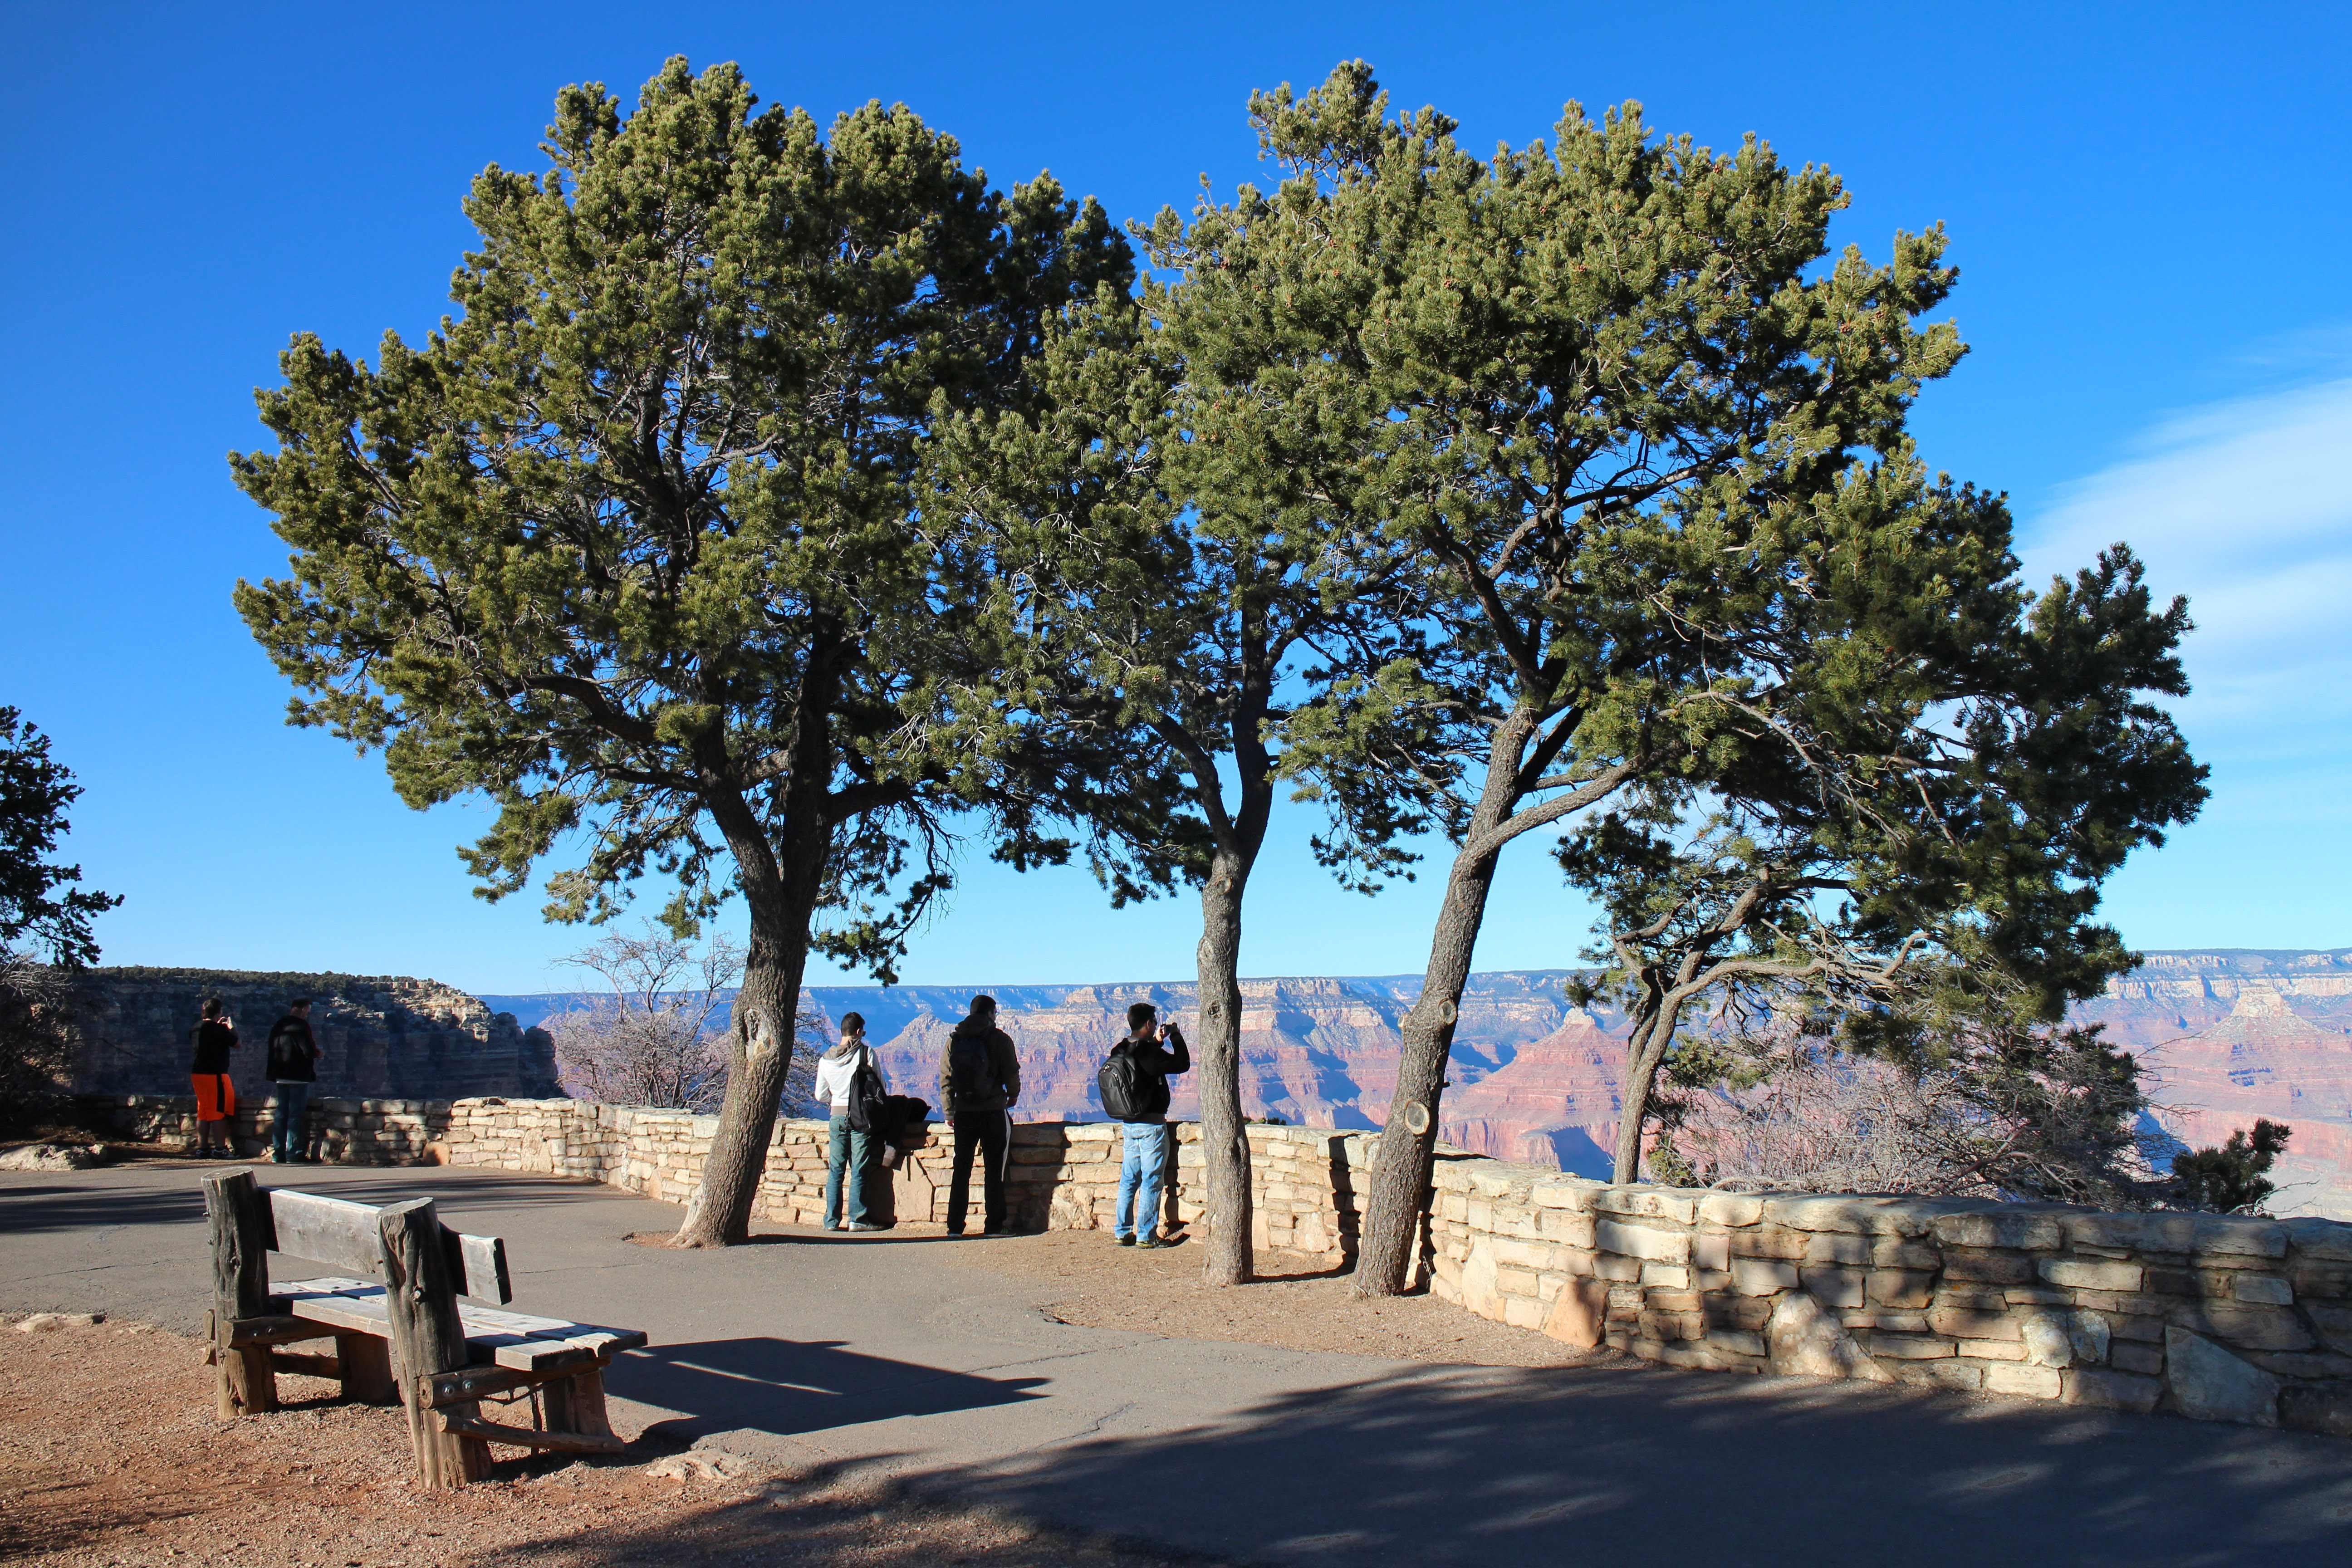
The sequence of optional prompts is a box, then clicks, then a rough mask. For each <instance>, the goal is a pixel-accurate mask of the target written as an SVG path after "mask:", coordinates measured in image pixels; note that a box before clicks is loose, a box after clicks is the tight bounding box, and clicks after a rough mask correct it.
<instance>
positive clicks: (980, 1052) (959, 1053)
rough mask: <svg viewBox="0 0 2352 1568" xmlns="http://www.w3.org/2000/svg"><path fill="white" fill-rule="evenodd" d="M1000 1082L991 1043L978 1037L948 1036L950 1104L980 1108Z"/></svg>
mask: <svg viewBox="0 0 2352 1568" xmlns="http://www.w3.org/2000/svg"><path fill="white" fill-rule="evenodd" d="M995 1082H996V1064H995V1063H994V1062H992V1061H991V1060H990V1059H989V1056H988V1042H987V1041H986V1040H984V1039H982V1037H980V1036H978V1035H950V1036H949V1037H948V1103H949V1104H950V1105H976V1104H978V1103H979V1102H980V1101H981V1100H983V1099H985V1098H986V1097H987V1095H988V1091H989V1090H990V1089H992V1087H993V1086H994V1085H995Z"/></svg>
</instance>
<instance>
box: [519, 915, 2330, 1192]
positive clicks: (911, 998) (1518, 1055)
mask: <svg viewBox="0 0 2352 1568" xmlns="http://www.w3.org/2000/svg"><path fill="white" fill-rule="evenodd" d="M1568 974H1569V972H1568V971H1566V970H1541V971H1521V972H1511V973H1489V974H1478V975H1474V976H1472V977H1471V981H1470V985H1469V989H1468V990H1467V992H1466V993H1465V994H1464V996H1463V999H1462V1017H1461V1022H1460V1023H1459V1025H1457V1026H1456V1028H1455V1031H1454V1060H1453V1064H1452V1068H1451V1071H1450V1073H1449V1077H1450V1078H1451V1079H1452V1087H1451V1088H1449V1089H1447V1091H1446V1095H1445V1100H1444V1111H1443V1121H1442V1123H1441V1136H1443V1137H1444V1139H1445V1141H1446V1142H1449V1143H1453V1144H1455V1145H1458V1146H1460V1147H1462V1148H1465V1149H1469V1150H1474V1151H1475V1152H1479V1153H1482V1154H1486V1155H1490V1156H1493V1157H1494V1158H1496V1159H1503V1160H1512V1161H1517V1162H1520V1163H1528V1164H1534V1165H1541V1166H1551V1167H1555V1168H1557V1169H1559V1170H1564V1171H1568V1172H1570V1173H1575V1174H1578V1175H1586V1176H1603V1175H1606V1174H1607V1173H1608V1170H1609V1151H1610V1149H1611V1148H1612V1145H1613V1143H1614V1141H1615V1135H1616V1125H1617V1110H1618V1104H1619V1094H1620V1086H1621V1082H1622V1077H1623V1073H1624V1065H1625V1050H1624V1034H1625V1030H1624V1024H1623V1020H1622V1018H1620V1017H1619V1016H1617V1015H1615V1014H1614V1013H1613V1012H1611V1011H1610V1010H1608V1009H1606V1008H1600V1007H1595V1008H1591V1009H1575V1008H1571V1007H1570V1005H1568V1002H1567V1000H1566V998H1565V997H1564V996H1563V995H1562V994H1561V992H1560V982H1561V981H1562V980H1563V979H1565V978H1567V977H1568ZM1420 984H1421V983H1420V977H1419V976H1417V975H1416V976H1395V975H1391V976H1376V977H1369V978H1356V979H1338V980H1333V979H1298V980H1247V981H1244V982H1243V983H1242V1005H1243V1015H1242V1058H1243V1060H1242V1091H1243V1103H1244V1110H1246V1111H1247V1113H1248V1114H1250V1115H1252V1116H1279V1117H1281V1118H1282V1119H1283V1120H1284V1121H1290V1122H1303V1123H1307V1124H1310V1125H1314V1126H1318V1127H1330V1128H1337V1129H1342V1130H1350V1129H1353V1130H1360V1129H1368V1128H1373V1127H1377V1126H1379V1125H1380V1123H1381V1120H1382V1119H1383V1118H1384V1117H1385V1115H1386V1114H1387V1109H1388V1098H1389V1094H1390V1091H1391V1089H1392V1088H1393V1087H1394V1085H1395V1082H1396V1069H1397V1059H1398V1054H1399V1052H1400V1051H1401V1049H1402V1045H1403V1037H1402V1034H1401V1033H1400V1031H1399V1025H1400V1022H1401V1021H1402V1018H1403V1016H1404V1012H1405V1010H1406V1009H1407V1008H1409V1007H1411V1006H1412V1003H1413V1000H1414V998H1415V997H1416V996H1417V995H1418V994H1419V991H1420ZM815 994H816V998H817V1001H818V1004H819V1005H821V1006H823V1007H824V1009H825V1011H826V1013H827V1014H828V1015H829V1016H832V1017H835V1018H838V1017H839V1016H841V1014H842V1013H843V1012H844V1011H845V1010H848V1009H852V1008H854V1009H856V1010H857V1011H859V1012H861V1013H863V1014H865V1016H866V1026H867V1033H868V1035H869V1036H870V1037H872V1038H873V1039H875V1040H877V1041H880V1042H884V1043H883V1045H882V1046H881V1047H880V1054H881V1057H882V1060H883V1063H884V1066H885V1067H886V1068H887V1069H888V1071H889V1072H890V1074H891V1078H892V1081H893V1082H894V1083H895V1084H897V1085H898V1086H900V1087H901V1088H903V1089H907V1091H908V1092H910V1093H915V1094H919V1095H921V1096H923V1097H924V1098H925V1099H934V1098H936V1094H937V1091H936V1089H935V1088H934V1087H933V1085H934V1084H935V1083H936V1080H937V1077H938V1072H939V1058H940V1048H941V1047H942V1046H943V1045H944V1044H945V1042H946V1039H947V1032H948V1030H949V1029H950V1027H952V1026H954V1023H955V1021H956V1020H957V1019H958V1018H961V1016H963V1014H964V1007H965V1005H966V1003H967V1002H968V1000H969V999H970V996H971V992H970V991H968V990H961V989H950V988H948V987H945V986H920V985H918V986H894V987H890V988H887V989H884V988H881V987H877V986H854V987H853V986H824V987H819V988H818V989H817V991H816V993H815ZM993 994H994V995H995V996H996V998H997V1000H998V1003H999V1005H1000V1009H1001V1011H1000V1014H999V1017H1000V1020H1001V1021H1002V1022H1003V1025H1004V1026H1005V1028H1006V1029H1007V1030H1008V1031H1009V1032H1010V1033H1011V1034H1012V1035H1013V1038H1014V1040H1015V1041H1016V1042H1017V1043H1018V1045H1019V1047H1020V1050H1021V1060H1022V1077H1023V1093H1022V1098H1021V1109H1020V1111H1019V1115H1020V1116H1021V1117H1022V1118H1023V1119H1024V1120H1026V1121H1061V1120H1073V1121H1085V1120H1088V1119H1091V1118H1093V1117H1096V1116H1098V1115H1100V1113H1101V1110H1100V1102H1099V1100H1098V1098H1097V1095H1096V1092H1095V1069H1096V1068H1097V1067H1098V1066H1099V1065H1100V1064H1101V1061H1102V1058H1103V1056H1104V1054H1105V1053H1106V1052H1107V1051H1108V1049H1109V1048H1110V1046H1111V1043H1112V1041H1114V1040H1116V1039H1117V1038H1118V1036H1119V1035H1120V1034H1121V1033H1122V1032H1123V1031H1124V1029H1125V1027H1126V1024H1125V1014H1126V1010H1127V1005H1128V1004H1129V1003H1130V1002H1135V1001H1148V1002H1151V1003H1153V1004H1155V1005H1158V1006H1159V1007H1160V1008H1161V1009H1162V1010H1163V1011H1164V1012H1165V1013H1167V1014H1168V1015H1169V1016H1173V1017H1175V1018H1177V1019H1179V1020H1180V1021H1181V1022H1182V1023H1183V1024H1184V1025H1185V1026H1186V1027H1187V1028H1188V1030H1189V1029H1191V1028H1192V1023H1193V1013H1194V1010H1195V998H1194V988H1193V987H1192V985H1191V984H1116V985H1025V986H1009V987H1002V988H998V989H996V990H995V991H994V992H993ZM492 1001H493V1002H494V1003H496V1004H498V1005H511V1006H513V1007H514V1008H515V1009H516V1011H517V1012H519V1013H520V1014H521V1015H522V1016H524V1018H525V1019H526V1021H535V1020H536V1019H537V1018H538V1017H540V1016H544V1015H545V1013H546V1012H547V1011H548V1010H550V1008H551V1006H552V1005H558V1004H560V1002H561V1001H562V998H557V997H498V998H492ZM2076 1016H2078V1017H2079V1018H2081V1019H2082V1020H2084V1022H2091V1023H2098V1024H2103V1025H2105V1026H2106V1031H2107V1037H2108V1038H2109V1039H2110V1040H2113V1041H2115V1042H2116V1043H2117V1044H2119V1045H2123V1046H2126V1047H2129V1048H2130V1049H2132V1050H2133V1051H2135V1052H2136V1053H2137V1054H2138V1056H2139V1057H2140V1058H2141V1060H2142V1061H2143V1062H2144V1063H2145V1064H2147V1068H2148V1072H2149V1077H2150V1080H2151V1084H2152V1088H2153V1091H2154V1096H2155V1098H2156V1100H2158V1103H2159V1105H2160V1106H2161V1108H2162V1109H2161V1110H2160V1111H2159V1113H2158V1120H2159V1121H2161V1122H2162V1123H2163V1125H2164V1127H2165V1128H2166V1130H2168V1131H2170V1132H2172V1133H2173V1135H2174V1136H2176V1137H2178V1138H2179V1139H2181V1140H2183V1141H2184V1142H2190V1143H2193V1144H2196V1145H2199V1146H2200V1147H2201V1146H2203V1145H2205V1144H2208V1143H2216V1142H2221V1140H2222V1139H2224V1138H2226V1137H2228V1136H2229V1133H2230V1131H2231V1129H2233V1128H2238V1127H2246V1126H2250V1125H2252V1121H2253V1120H2254V1118H2255V1117H2257V1116H2267V1117H2270V1118H2272V1119H2273V1120H2274V1121H2285V1122H2287V1123H2289V1124H2290V1125H2292V1126H2293V1127H2294V1140H2293V1142H2291V1143H2290V1145H2289V1146H2288V1152H2287V1155H2286V1158H2285V1159H2284V1161H2283V1162H2282V1163H2281V1165H2280V1168H2279V1172H2278V1176H2279V1180H2280V1183H2281V1186H2282V1188H2283V1191H2282V1192H2281V1194H2280V1196H2279V1197H2278V1199H2277V1200H2275V1201H2274V1203H2273V1209H2274V1211H2275V1212H2278V1213H2281V1214H2333V1215H2344V1216H2347V1217H2352V950H2347V951H2336V952H2251V951H2249V952H2153V953H2150V954H2148V955H2147V963H2145V964H2143V965H2142V966H2141V967H2140V968H2139V969H2137V970H2136V971H2134V972H2133V973H2131V974H2129V975H2126V976H2125V977H2124V978H2122V979H2120V980H2118V981H2116V982H2115V983H2114V984H2112V985H2111V986H2109V987H2108V990H2107V993H2106V994H2105V995H2104V996H2101V997H2098V998H2096V999H2095V1000H2094V1001H2092V1002H2090V1003H2088V1004H2086V1005H2084V1006H2083V1007H2081V1008H2079V1009H2078V1010H2077V1015H2076ZM1173 1100H1174V1104H1173V1113H1174V1114H1176V1115H1178V1116H1181V1117H1190V1116H1193V1115H1196V1114H1197V1113H1198V1107H1199V1104H1200V1097H1199V1094H1198V1091H1197V1090H1196V1089H1195V1088H1194V1087H1193V1085H1192V1083H1191V1082H1190V1081H1189V1080H1186V1079H1180V1080H1178V1082H1177V1085H1176V1092H1175V1095H1174V1097H1173Z"/></svg>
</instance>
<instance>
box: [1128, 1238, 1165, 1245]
mask: <svg viewBox="0 0 2352 1568" xmlns="http://www.w3.org/2000/svg"><path fill="white" fill-rule="evenodd" d="M1135 1245H1136V1246H1138V1247H1165V1246H1167V1245H1168V1244H1167V1243H1166V1242H1164V1241H1162V1240H1160V1238H1159V1237H1156V1236H1139V1237H1136V1238H1135Z"/></svg>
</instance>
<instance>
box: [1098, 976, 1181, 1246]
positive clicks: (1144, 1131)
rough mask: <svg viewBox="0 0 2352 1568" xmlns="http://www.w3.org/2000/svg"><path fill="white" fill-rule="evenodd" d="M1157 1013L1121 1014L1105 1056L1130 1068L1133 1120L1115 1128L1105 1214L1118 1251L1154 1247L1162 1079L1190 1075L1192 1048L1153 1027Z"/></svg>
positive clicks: (1163, 1179)
mask: <svg viewBox="0 0 2352 1568" xmlns="http://www.w3.org/2000/svg"><path fill="white" fill-rule="evenodd" d="M1159 1011H1160V1010H1159V1009H1158V1008H1156V1007H1154V1006H1153V1005H1151V1004H1150V1003H1149V1002H1138V1003H1136V1004H1135V1005H1133V1006H1131V1007H1129V1009H1128V1010H1127V1038H1125V1039H1124V1040H1121V1041H1120V1042H1119V1043H1118V1045H1116V1046H1114V1047H1111V1054H1112V1055H1113V1056H1117V1055H1118V1054H1119V1053H1120V1052H1122V1051H1124V1052H1125V1053H1127V1058H1128V1060H1129V1062H1130V1063H1132V1064H1133V1065H1134V1069H1135V1088H1136V1103H1135V1104H1133V1105H1132V1106H1130V1107H1129V1111H1130V1113H1131V1114H1132V1115H1133V1116H1134V1118H1135V1120H1133V1121H1122V1122H1121V1123H1119V1137H1120V1140H1121V1142H1124V1143H1125V1145H1126V1152H1124V1153H1123V1154H1122V1155H1121V1157H1120V1159H1119V1164H1118V1207H1117V1208H1115V1209H1113V1210H1112V1211H1111V1228H1112V1229H1113V1230H1114V1231H1116V1232H1117V1233H1118V1244H1119V1245H1120V1246H1121V1247H1158V1246H1159V1245H1160V1194H1161V1193H1163V1192H1164V1191H1166V1190H1167V1186H1168V1169H1169V1163H1170V1161H1169V1157H1168V1156H1169V1152H1170V1151H1169V1145H1168V1079H1169V1078H1170V1076H1171V1074H1175V1073H1180V1072H1190V1071H1192V1048H1191V1047H1188V1046H1187V1045H1185V1044H1184V1035H1183V1032H1182V1031H1181V1030H1180V1029H1178V1028H1177V1027H1176V1026H1175V1025H1173V1024H1168V1025H1165V1026H1162V1025H1160V1024H1157V1023H1155V1022H1153V1020H1154V1018H1155V1017H1156V1016H1158V1014H1159Z"/></svg>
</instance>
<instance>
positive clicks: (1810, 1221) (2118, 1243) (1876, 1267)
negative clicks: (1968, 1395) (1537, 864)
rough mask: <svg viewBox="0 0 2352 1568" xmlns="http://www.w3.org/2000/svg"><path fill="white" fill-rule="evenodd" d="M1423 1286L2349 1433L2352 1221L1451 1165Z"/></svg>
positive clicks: (1696, 1360)
mask: <svg viewBox="0 0 2352 1568" xmlns="http://www.w3.org/2000/svg"><path fill="white" fill-rule="evenodd" d="M1434 1186H1435V1194H1434V1205H1433V1215H1432V1220H1431V1251H1432V1253H1433V1257H1432V1264H1433V1279H1432V1280H1431V1290H1432V1292H1433V1294H1435V1295H1438V1296H1440V1297H1443V1298H1444V1299H1446V1300H1452V1301H1456V1302H1459V1303H1460V1304H1461V1305H1462V1306H1464V1307H1465V1308H1467V1309H1468V1310H1471V1311H1473V1312H1475V1313H1477V1314H1478V1315H1479V1316H1481V1317H1485V1318H1491V1319H1495V1320H1496V1321H1501V1322H1507V1323H1516V1324H1518V1325H1520V1326H1522V1327H1525V1328H1531V1329H1538V1330H1540V1331H1543V1332H1544V1333H1547V1334H1549V1335H1551V1336H1552V1337H1554V1338H1556V1339H1559V1340H1562V1341H1565V1342H1568V1343H1570V1344H1574V1345H1584V1346H1591V1345H1599V1344H1603V1343H1605V1344H1608V1345H1611V1346H1612V1347H1614V1348H1616V1349H1618V1350H1622V1351H1625V1352H1630V1353H1632V1354H1633V1355H1637V1356H1642V1357H1643V1358H1645V1359H1647V1360H1650V1361H1656V1362H1664V1363H1667V1364H1669V1365H1673V1366H1685V1367H1706V1368H1710V1369H1715V1370H1720V1371H1731V1372H1757V1373H1762V1372H1778V1373H1811V1374H1814V1375H1819V1376H1827V1377H1852V1378H1864V1379H1868V1380H1871V1381H1874V1382H1886V1383H1908V1384H1930V1385H1935V1386H1940V1387H1951V1388H1967V1389H1979V1390H1982V1391H1984V1392H1986V1393H1989V1394H2022V1395H2026V1396H2028V1397H2032V1398H2036V1399H2052V1400H2060V1401H2063V1402H2065V1403H2067V1404H2073V1405H2104V1406H2109V1407H2113V1408H2118V1409H2126V1410H2139V1411H2147V1410H2157V1409H2166V1410H2173V1411H2177V1412H2179V1413H2180V1414H2182V1415H2191V1416H2196V1417H2199V1418H2200V1419H2204V1420H2212V1421H2238V1422H2244V1423H2247V1424H2249V1425H2252V1426H2293V1427H2297V1428H2300V1429H2302V1430H2305V1431H2313V1432H2328V1433H2334V1434H2336V1435H2338V1436H2352V1225H2347V1224H2344V1223H2342V1222H2339V1221H2335V1220H2325V1219H2293V1220H2268V1219H2253V1218H2240V1217H2235V1216H2224V1215H2195V1214H2112V1213H2106V1212H2104V1211H2101V1210H2096V1209H2083V1208H2070V1207H2066V1206H2063V1205H2038V1204H2003V1203H1987V1202H1975V1201H1969V1200H1960V1199H1934V1198H1909V1197H1885V1198H1872V1197H1838V1196H1811V1195H1794V1194H1792V1195H1786V1196H1757V1195H1748V1194H1733V1193H1720V1192H1713V1191H1706V1190H1696V1189H1681V1188H1674V1187H1655V1186H1610V1185H1606V1184H1601V1183H1598V1182H1588V1181H1581V1180H1579V1179H1577V1178H1575V1177H1572V1176H1563V1175H1560V1174H1559V1173H1557V1172H1550V1171H1541V1170H1538V1169H1535V1168H1533V1167H1529V1166H1517V1165H1507V1164H1505V1163H1501V1162H1499V1161H1493V1160H1484V1159H1464V1160H1442V1161H1440V1162H1439V1165H1438V1169H1437V1173H1436V1179H1435V1182H1434Z"/></svg>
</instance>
